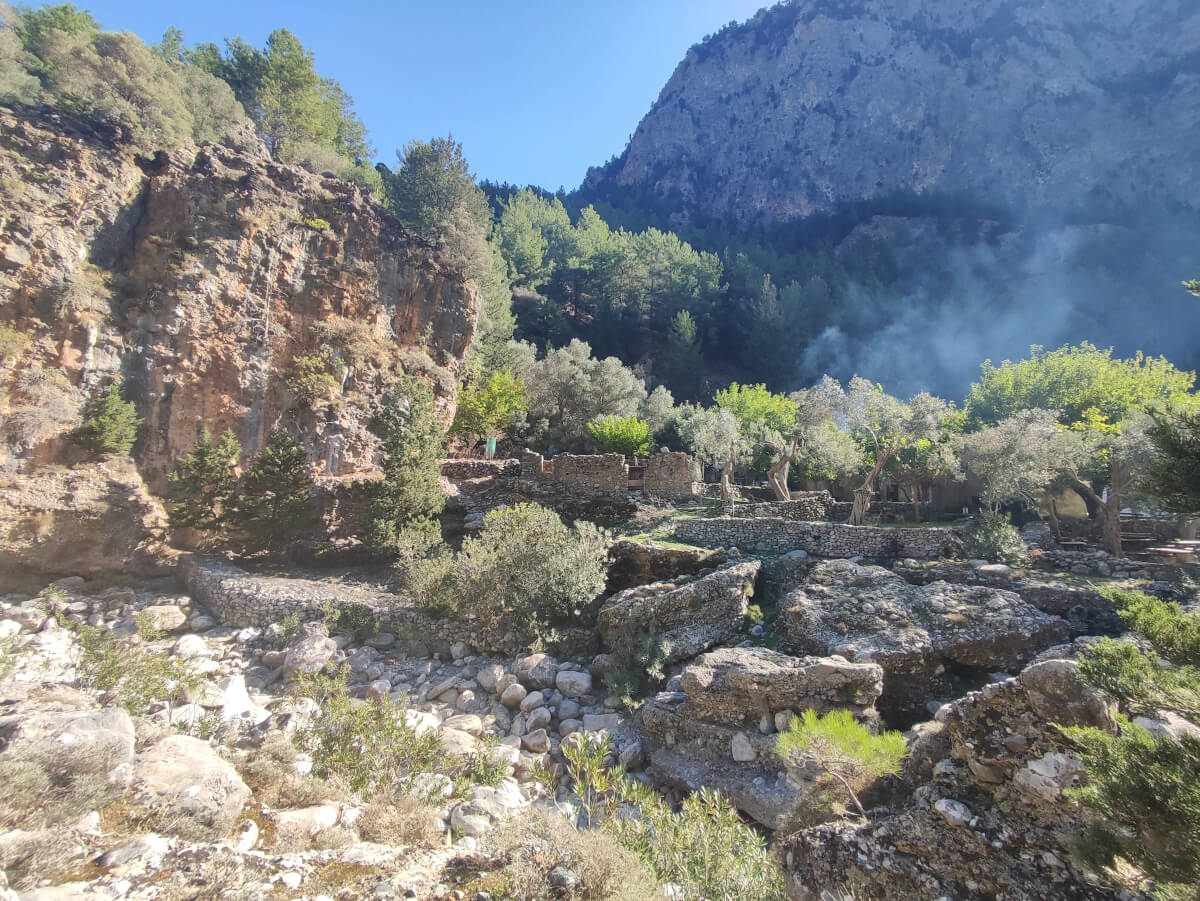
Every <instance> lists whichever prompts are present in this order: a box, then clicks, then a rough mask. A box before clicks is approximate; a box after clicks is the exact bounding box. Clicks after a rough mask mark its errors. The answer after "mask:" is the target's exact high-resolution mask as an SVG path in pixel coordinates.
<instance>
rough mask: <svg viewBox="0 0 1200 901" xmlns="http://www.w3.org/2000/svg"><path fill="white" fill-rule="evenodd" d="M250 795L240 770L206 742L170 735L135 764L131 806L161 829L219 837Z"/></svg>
mask: <svg viewBox="0 0 1200 901" xmlns="http://www.w3.org/2000/svg"><path fill="white" fill-rule="evenodd" d="M249 799H250V789H249V788H248V787H247V786H246V783H244V782H243V781H242V780H241V777H240V776H238V773H237V770H235V769H234V768H233V767H232V766H230V765H229V764H228V763H227V762H226V761H224V760H222V759H221V758H220V757H219V756H218V755H217V752H216V751H214V750H213V748H212V747H210V746H209V745H208V743H206V742H203V741H201V740H200V739H198V738H192V737H191V736H188V735H171V736H168V737H167V738H164V739H163V740H162V741H160V742H159V743H158V744H156V745H154V746H153V747H152V748H150V749H149V750H148V751H146V752H145V753H143V754H141V755H140V756H139V757H138V758H137V761H136V763H135V765H134V773H133V786H132V794H131V796H130V804H131V806H133V807H135V808H138V809H140V810H141V811H144V812H145V814H146V815H147V816H148V818H149V820H150V821H151V823H152V824H153V826H154V827H155V828H156V829H157V830H158V831H160V832H166V833H169V834H173V835H180V836H182V837H184V838H189V839H194V840H219V839H221V838H223V837H224V836H225V835H226V834H227V833H228V832H229V830H230V829H231V828H232V827H233V824H234V822H235V821H236V820H237V818H238V816H239V815H240V814H241V811H242V808H243V807H244V806H245V804H246V802H247V801H248V800H249Z"/></svg>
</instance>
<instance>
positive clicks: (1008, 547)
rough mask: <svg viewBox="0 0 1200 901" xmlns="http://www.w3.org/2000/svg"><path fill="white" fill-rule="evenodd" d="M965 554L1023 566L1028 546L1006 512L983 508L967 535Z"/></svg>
mask: <svg viewBox="0 0 1200 901" xmlns="http://www.w3.org/2000/svg"><path fill="white" fill-rule="evenodd" d="M966 550H967V554H968V555H969V556H970V557H972V558H977V559H980V560H991V561H993V562H996V563H1007V564H1009V565H1010V566H1024V565H1026V564H1027V563H1029V548H1028V546H1026V544H1025V541H1024V539H1023V538H1021V533H1020V532H1019V531H1017V529H1016V527H1015V526H1014V525H1013V524H1012V523H1010V522H1009V521H1008V516H1007V514H1004V513H1000V512H999V511H995V512H993V511H991V510H984V511H983V512H982V513H981V514H980V516H979V519H978V520H977V521H976V522H975V524H974V525H973V526H972V528H971V530H970V532H969V534H968V535H967V547H966Z"/></svg>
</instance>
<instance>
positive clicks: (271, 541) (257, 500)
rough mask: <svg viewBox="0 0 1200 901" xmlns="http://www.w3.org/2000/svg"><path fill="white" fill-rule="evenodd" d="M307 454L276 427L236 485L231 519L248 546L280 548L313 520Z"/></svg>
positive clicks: (290, 437)
mask: <svg viewBox="0 0 1200 901" xmlns="http://www.w3.org/2000/svg"><path fill="white" fill-rule="evenodd" d="M312 486H313V479H312V475H310V473H309V469H308V455H307V454H306V453H305V452H304V448H302V447H301V446H300V445H299V444H298V443H297V442H296V440H295V439H294V438H292V436H291V435H290V434H288V432H287V430H286V429H276V430H275V431H274V432H272V433H271V437H270V438H269V439H267V443H266V445H265V446H264V447H263V449H262V450H261V451H260V452H259V453H258V456H256V457H255V458H254V461H253V462H252V463H251V464H250V468H249V469H248V470H247V471H246V474H245V475H243V476H242V478H241V479H240V480H239V482H238V485H237V497H236V498H235V500H234V505H235V507H234V510H233V511H231V512H232V518H233V519H234V520H235V521H236V522H237V523H238V524H239V525H240V526H242V528H243V529H245V531H246V534H247V537H248V543H249V544H250V545H251V546H260V547H279V546H280V545H282V544H286V542H287V540H288V539H289V538H290V537H292V536H294V535H296V534H297V532H299V531H301V530H302V529H303V528H304V527H305V526H306V525H307V524H308V523H309V521H310V520H311V519H312V513H313V509H312V499H311V497H310V494H311V492H312Z"/></svg>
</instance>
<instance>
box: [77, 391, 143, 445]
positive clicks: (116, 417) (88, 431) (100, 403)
mask: <svg viewBox="0 0 1200 901" xmlns="http://www.w3.org/2000/svg"><path fill="white" fill-rule="evenodd" d="M141 423H142V420H141V417H139V416H138V415H137V408H136V407H135V406H134V405H133V403H132V402H131V401H127V400H122V399H121V389H120V388H119V387H118V386H117V385H113V386H112V387H111V388H109V389H108V390H107V391H105V392H104V393H103V394H101V395H100V396H99V397H98V398H97V399H96V400H95V401H94V402H93V403H92V408H91V410H90V411H89V413H88V416H87V418H86V419H84V421H83V425H82V426H80V429H79V443H80V444H82V445H83V446H84V447H86V448H87V449H88V450H90V451H92V452H93V453H96V454H121V455H123V456H127V455H128V454H129V452H130V451H131V450H133V443H134V442H135V441H136V440H137V432H138V427H139V426H140V425H141Z"/></svg>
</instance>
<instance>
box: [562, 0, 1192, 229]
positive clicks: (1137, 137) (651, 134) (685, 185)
mask: <svg viewBox="0 0 1200 901" xmlns="http://www.w3.org/2000/svg"><path fill="white" fill-rule="evenodd" d="M961 13H962V10H961V7H960V6H959V5H958V4H956V3H952V2H949V0H886V2H883V3H876V2H866V0H850V2H839V3H836V4H829V3H817V2H812V0H794V2H788V3H780V4H777V5H775V6H773V7H771V8H770V9H766V10H763V11H762V12H760V13H758V14H757V15H756V16H754V17H753V18H752V19H750V20H749V21H747V22H746V23H744V24H742V25H730V26H729V27H727V28H725V29H722V30H721V32H720V33H718V34H717V35H715V36H713V37H711V38H709V39H706V40H705V41H703V42H702V43H699V44H697V45H695V46H693V47H692V48H691V49H690V50H689V51H688V53H687V55H686V56H685V57H684V59H683V61H682V62H681V63H680V64H679V66H678V67H677V68H676V70H675V73H674V74H673V75H672V76H671V79H670V81H668V82H667V84H666V86H665V87H664V88H663V90H662V92H661V93H660V94H659V96H658V99H657V101H655V103H654V106H653V107H652V108H651V110H650V112H649V113H647V115H646V116H645V118H643V119H642V121H641V123H640V124H639V125H638V127H637V130H636V131H635V133H634V135H633V137H632V139H631V141H630V143H629V145H628V147H627V148H626V149H625V151H624V153H623V154H621V156H620V157H619V158H617V159H616V160H614V161H612V162H611V163H609V164H608V165H607V166H604V167H602V168H599V169H593V170H592V171H591V172H590V173H589V175H588V178H587V180H586V182H585V188H589V189H591V190H592V191H593V192H595V193H596V194H598V195H603V194H604V192H605V191H613V190H617V191H619V190H621V189H622V188H627V187H634V188H636V189H639V190H642V191H648V192H651V193H653V194H654V195H656V196H657V197H660V198H662V199H663V200H664V201H666V202H667V203H669V204H670V209H671V210H672V212H673V213H674V215H676V216H678V217H680V218H685V217H694V218H700V219H704V218H717V219H723V220H725V221H726V222H730V223H735V224H737V225H748V224H758V223H767V224H769V223H774V222H781V221H785V220H789V219H796V218H802V217H805V216H809V215H812V214H814V213H823V212H828V211H831V210H834V209H836V208H837V207H838V206H839V205H841V204H845V203H847V202H855V201H864V200H870V199H873V198H878V197H881V196H884V195H887V194H889V193H890V192H896V191H912V192H915V193H916V194H927V193H933V192H954V191H969V192H974V193H976V194H977V195H979V196H983V197H987V198H992V199H996V200H1000V201H1002V202H1006V203H1009V204H1011V205H1012V206H1014V207H1017V208H1026V207H1032V208H1035V209H1047V208H1052V209H1055V210H1064V209H1077V208H1085V207H1087V206H1088V205H1089V204H1095V203H1098V202H1107V203H1109V204H1113V203H1115V204H1121V203H1127V204H1130V205H1141V204H1144V203H1146V202H1148V201H1149V202H1160V203H1161V202H1166V203H1172V202H1175V201H1176V200H1177V199H1182V202H1183V203H1186V204H1189V205H1191V206H1192V207H1193V208H1194V206H1195V202H1196V201H1195V191H1194V190H1193V188H1194V179H1195V175H1196V171H1195V165H1194V154H1195V147H1196V144H1197V142H1198V141H1200V116H1197V115H1196V113H1197V112H1198V111H1200V78H1198V75H1197V68H1196V48H1197V35H1200V12H1198V11H1197V10H1196V8H1195V6H1194V5H1190V4H1187V3H1183V2H1179V0H1174V2H1167V3H1154V2H1150V0H1135V2H1130V3H1124V4H1120V5H1113V6H1108V7H1105V8H1104V9H1103V11H1102V12H1101V11H1099V10H1097V8H1096V6H1095V5H1094V4H1091V3H1087V2H1085V0H1064V2H1059V3H1054V4H1043V3H1040V2H1036V0H1017V2H1009V0H985V2H983V3H980V4H977V5H975V6H973V7H972V15H971V16H970V17H968V18H964V17H963V16H962V14H961Z"/></svg>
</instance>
